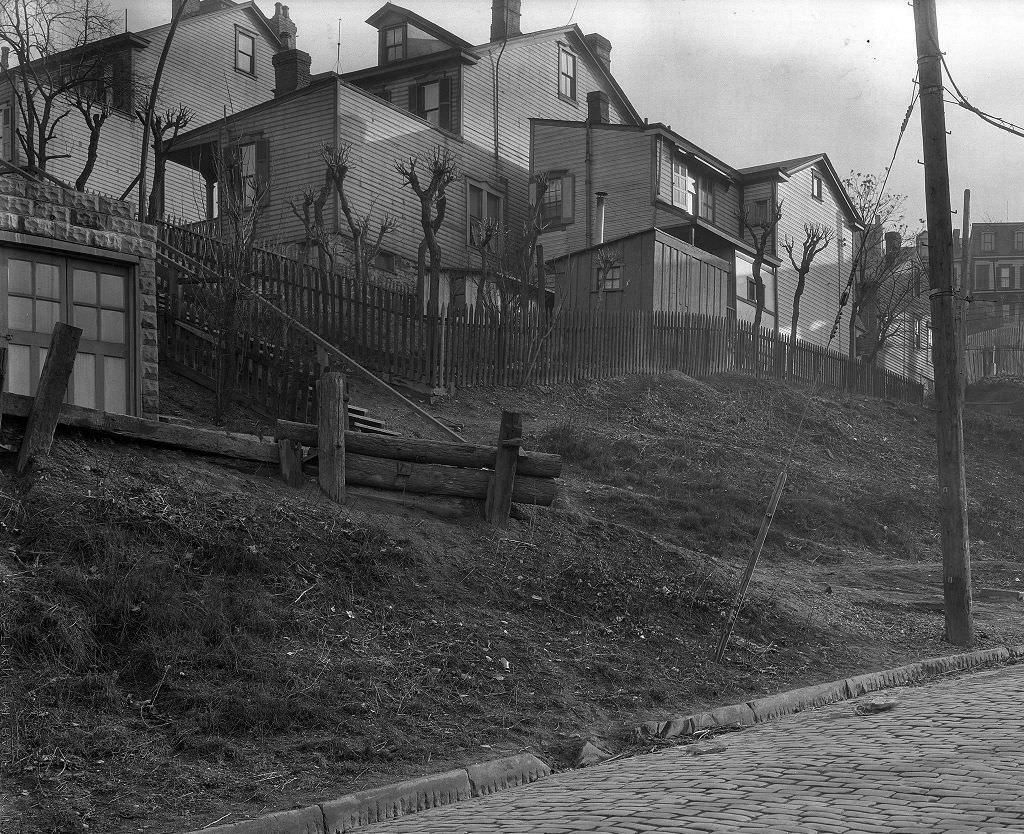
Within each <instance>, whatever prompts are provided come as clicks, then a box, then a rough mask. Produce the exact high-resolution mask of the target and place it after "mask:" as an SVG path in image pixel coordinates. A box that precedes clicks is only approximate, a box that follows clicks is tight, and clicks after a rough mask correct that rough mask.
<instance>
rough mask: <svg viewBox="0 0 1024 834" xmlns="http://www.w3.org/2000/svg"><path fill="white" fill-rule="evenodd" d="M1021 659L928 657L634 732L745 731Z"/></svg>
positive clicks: (1019, 654)
mask: <svg viewBox="0 0 1024 834" xmlns="http://www.w3.org/2000/svg"><path fill="white" fill-rule="evenodd" d="M1021 658H1024V645H1019V646H998V647H996V648H993V649H982V650H979V651H975V652H967V653H965V654H954V655H948V656H945V657H931V658H928V659H926V660H921V661H918V662H917V663H908V664H907V665H906V666H897V667H896V668H894V669H883V670H882V671H880V672H869V673H868V674H865V675H856V676H854V677H851V678H844V679H842V680H837V681H831V682H829V683H822V684H818V685H815V686H805V687H802V688H800V689H791V690H789V691H788V692H780V693H778V694H776V695H768V696H766V697H764V698H757V699H755V700H753V701H747V702H746V703H742V704H731V705H730V706H726V707H719V708H718V709H715V710H711V711H709V712H698V713H694V714H693V715H681V716H675V717H673V718H669V719H667V720H665V721H645V722H644V723H643V724H641V725H640V726H639V727H638V728H637V733H638V735H640V736H641V737H650V736H657V737H659V738H677V737H680V736H692V735H694V734H695V733H697V732H698V731H699V730H715V729H724V728H727V727H728V728H731V727H749V726H750V725H751V724H759V723H761V722H762V721H771V720H772V719H774V718H778V717H780V716H783V715H790V714H792V713H794V712H801V711H802V710H805V709H812V708H813V707H820V706H824V705H825V704H833V703H836V702H837V701H846V700H849V699H851V698H859V697H860V696H861V695H864V694H866V693H868V692H876V691H878V690H880V689H891V688H892V687H895V686H905V685H907V684H910V683H920V682H922V681H925V680H928V679H930V678H934V677H937V676H938V675H943V674H946V673H947V672H961V671H965V670H967V669H974V668H977V667H982V666H992V665H995V664H998V663H1003V662H1005V661H1007V660H1012V661H1016V660H1018V659H1021Z"/></svg>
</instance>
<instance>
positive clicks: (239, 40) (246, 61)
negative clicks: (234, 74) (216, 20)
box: [235, 27, 256, 75]
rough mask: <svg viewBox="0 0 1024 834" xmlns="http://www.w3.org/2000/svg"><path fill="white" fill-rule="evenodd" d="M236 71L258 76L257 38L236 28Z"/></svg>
mask: <svg viewBox="0 0 1024 834" xmlns="http://www.w3.org/2000/svg"><path fill="white" fill-rule="evenodd" d="M235 69H236V70H237V71H238V72H244V73H245V74H246V75H255V74H256V36H255V35H253V34H252V33H250V32H246V31H245V30H244V29H239V28H238V27H235Z"/></svg>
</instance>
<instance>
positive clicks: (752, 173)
mask: <svg viewBox="0 0 1024 834" xmlns="http://www.w3.org/2000/svg"><path fill="white" fill-rule="evenodd" d="M812 165H820V166H821V167H822V168H823V169H824V170H825V174H826V175H827V176H828V178H829V181H830V182H831V183H832V188H833V190H834V192H835V194H836V196H837V197H838V199H839V201H840V202H841V203H842V205H843V206H844V207H845V208H846V211H847V213H848V214H849V216H850V217H851V218H853V222H854V224H855V225H856V226H858V227H859V228H863V227H864V219H863V218H862V217H861V216H860V212H859V211H857V207H856V206H855V205H854V204H853V201H852V200H851V199H850V195H849V194H848V193H847V191H846V187H845V186H844V185H843V181H842V180H841V179H839V174H837V173H836V169H835V168H833V167H832V161H831V160H830V159H829V158H828V154H826V153H817V154H812V155H810V156H797V157H794V158H793V159H784V160H782V161H781V162H768V163H766V164H764V165H754V166H752V167H750V168H740V169H739V173H740V175H741V176H742V177H743V179H744V181H746V182H748V183H749V182H757V181H758V180H766V179H773V178H776V177H778V178H781V179H784V180H785V179H789V178H790V177H791V176H793V174H796V173H799V172H800V171H803V170H804V169H805V168H810V167H811V166H812Z"/></svg>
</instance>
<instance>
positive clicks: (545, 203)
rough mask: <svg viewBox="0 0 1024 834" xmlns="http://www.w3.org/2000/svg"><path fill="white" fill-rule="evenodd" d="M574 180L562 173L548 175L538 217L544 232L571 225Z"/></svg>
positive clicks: (572, 218) (569, 175) (572, 219)
mask: <svg viewBox="0 0 1024 834" xmlns="http://www.w3.org/2000/svg"><path fill="white" fill-rule="evenodd" d="M575 189H576V178H575V177H574V176H572V175H571V174H566V173H563V172H549V173H548V187H547V190H546V191H545V192H544V196H543V197H542V198H541V204H540V217H541V222H542V223H543V224H544V228H545V229H546V230H549V229H555V228H558V227H560V226H565V225H567V224H569V223H572V222H573V221H574V220H575V218H574V217H573V214H574V205H573V203H574V196H575Z"/></svg>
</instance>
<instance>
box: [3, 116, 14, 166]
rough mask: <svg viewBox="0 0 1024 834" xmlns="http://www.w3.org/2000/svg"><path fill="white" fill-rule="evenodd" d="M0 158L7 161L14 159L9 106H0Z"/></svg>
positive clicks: (12, 126) (12, 127)
mask: <svg viewBox="0 0 1024 834" xmlns="http://www.w3.org/2000/svg"><path fill="white" fill-rule="evenodd" d="M0 159H4V160H7V161H8V162H10V161H12V160H13V159H14V125H12V124H11V108H10V107H9V106H5V107H0Z"/></svg>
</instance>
